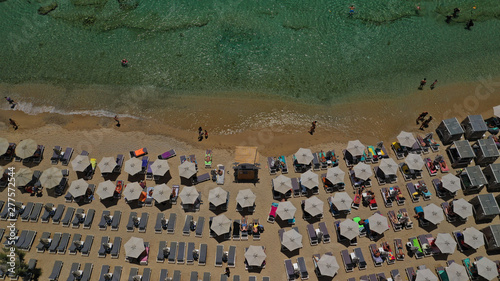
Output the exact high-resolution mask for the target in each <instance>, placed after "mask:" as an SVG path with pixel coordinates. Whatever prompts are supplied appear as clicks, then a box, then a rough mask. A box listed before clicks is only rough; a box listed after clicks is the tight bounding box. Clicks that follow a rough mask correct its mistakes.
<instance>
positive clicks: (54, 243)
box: [49, 232, 62, 254]
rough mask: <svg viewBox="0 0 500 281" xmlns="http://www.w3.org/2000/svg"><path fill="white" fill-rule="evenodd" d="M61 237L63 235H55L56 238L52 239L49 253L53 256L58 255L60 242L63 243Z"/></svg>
mask: <svg viewBox="0 0 500 281" xmlns="http://www.w3.org/2000/svg"><path fill="white" fill-rule="evenodd" d="M61 236H62V234H61V233H59V232H57V233H55V234H54V237H52V241H50V246H49V253H51V254H55V253H56V251H57V246H58V245H59V241H61Z"/></svg>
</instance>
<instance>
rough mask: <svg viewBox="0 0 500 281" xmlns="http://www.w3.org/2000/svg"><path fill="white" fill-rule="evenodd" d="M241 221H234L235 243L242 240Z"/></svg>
mask: <svg viewBox="0 0 500 281" xmlns="http://www.w3.org/2000/svg"><path fill="white" fill-rule="evenodd" d="M240 227H241V224H240V220H234V221H233V241H239V240H240V238H241V237H240Z"/></svg>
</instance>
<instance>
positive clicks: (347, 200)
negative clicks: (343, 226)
mask: <svg viewBox="0 0 500 281" xmlns="http://www.w3.org/2000/svg"><path fill="white" fill-rule="evenodd" d="M352 201H353V200H352V198H351V196H349V194H348V193H347V192H337V193H335V196H333V198H332V203H333V205H335V207H337V210H339V211H344V210H349V209H351V204H352Z"/></svg>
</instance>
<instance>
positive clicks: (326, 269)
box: [317, 254, 340, 277]
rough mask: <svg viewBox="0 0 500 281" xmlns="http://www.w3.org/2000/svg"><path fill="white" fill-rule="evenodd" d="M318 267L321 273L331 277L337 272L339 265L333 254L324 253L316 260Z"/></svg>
mask: <svg viewBox="0 0 500 281" xmlns="http://www.w3.org/2000/svg"><path fill="white" fill-rule="evenodd" d="M317 264H318V269H319V272H320V273H321V275H323V276H330V277H333V276H335V274H337V271H338V270H339V268H340V266H339V264H338V262H337V259H336V258H335V257H334V256H330V255H326V254H324V255H323V256H321V258H320V259H319V261H318V263H317Z"/></svg>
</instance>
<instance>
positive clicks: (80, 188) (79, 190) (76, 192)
mask: <svg viewBox="0 0 500 281" xmlns="http://www.w3.org/2000/svg"><path fill="white" fill-rule="evenodd" d="M88 188H89V184H88V183H87V182H86V181H85V180H84V179H79V180H75V181H72V182H71V184H70V186H69V188H68V192H69V193H70V194H71V196H73V198H76V197H80V196H82V195H84V194H85V192H87V189H88Z"/></svg>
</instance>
